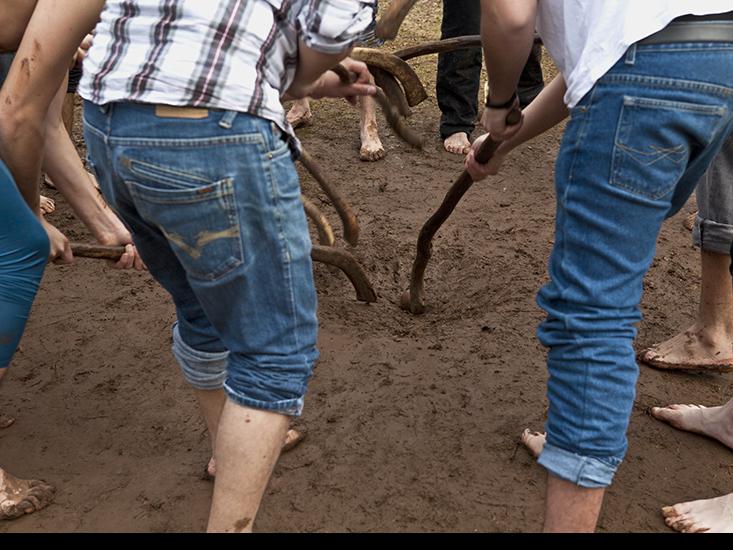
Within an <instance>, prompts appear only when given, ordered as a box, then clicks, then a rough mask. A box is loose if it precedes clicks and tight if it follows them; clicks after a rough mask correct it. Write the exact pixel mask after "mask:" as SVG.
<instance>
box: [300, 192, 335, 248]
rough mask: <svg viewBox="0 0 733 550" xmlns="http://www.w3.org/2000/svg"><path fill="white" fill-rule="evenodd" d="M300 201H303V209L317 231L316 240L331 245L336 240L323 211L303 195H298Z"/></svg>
mask: <svg viewBox="0 0 733 550" xmlns="http://www.w3.org/2000/svg"><path fill="white" fill-rule="evenodd" d="M300 202H302V203H303V209H304V210H305V214H306V216H308V217H309V218H310V219H311V221H312V222H313V225H315V226H316V230H317V231H318V242H319V243H321V244H322V245H323V246H333V244H334V243H335V242H336V238H335V237H334V236H333V228H332V227H331V224H330V223H329V222H328V219H327V218H326V216H324V215H323V212H321V211H320V209H319V208H318V207H317V206H316V205H315V204H313V203H312V202H311V201H310V199H308V197H306V196H305V195H301V196H300Z"/></svg>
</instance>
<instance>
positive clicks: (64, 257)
mask: <svg viewBox="0 0 733 550" xmlns="http://www.w3.org/2000/svg"><path fill="white" fill-rule="evenodd" d="M53 261H54V263H57V264H73V263H74V254H73V252H71V245H69V243H68V242H66V243H65V245H64V247H63V248H61V249H59V250H58V251H57V252H56V254H55V255H54V257H53Z"/></svg>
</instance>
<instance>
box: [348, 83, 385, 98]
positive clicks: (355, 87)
mask: <svg viewBox="0 0 733 550" xmlns="http://www.w3.org/2000/svg"><path fill="white" fill-rule="evenodd" d="M376 94H377V87H376V86H374V85H373V84H349V85H348V86H346V87H345V88H344V93H343V95H344V96H357V95H376Z"/></svg>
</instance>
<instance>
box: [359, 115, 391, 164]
mask: <svg viewBox="0 0 733 550" xmlns="http://www.w3.org/2000/svg"><path fill="white" fill-rule="evenodd" d="M385 156H387V152H386V151H385V150H384V146H382V141H381V140H380V139H379V130H378V128H377V121H376V120H372V121H369V122H367V123H366V124H364V127H363V128H362V129H361V149H359V158H360V159H361V160H365V161H367V162H374V161H375V160H379V159H383V158H384V157H385Z"/></svg>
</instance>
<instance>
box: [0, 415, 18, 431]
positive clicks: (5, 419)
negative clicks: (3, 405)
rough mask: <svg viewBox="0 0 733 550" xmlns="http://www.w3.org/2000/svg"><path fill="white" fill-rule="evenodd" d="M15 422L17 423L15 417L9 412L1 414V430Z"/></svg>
mask: <svg viewBox="0 0 733 550" xmlns="http://www.w3.org/2000/svg"><path fill="white" fill-rule="evenodd" d="M13 424H15V418H13V417H12V416H8V415H7V414H0V430H3V429H5V428H9V427H10V426H12V425H13Z"/></svg>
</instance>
